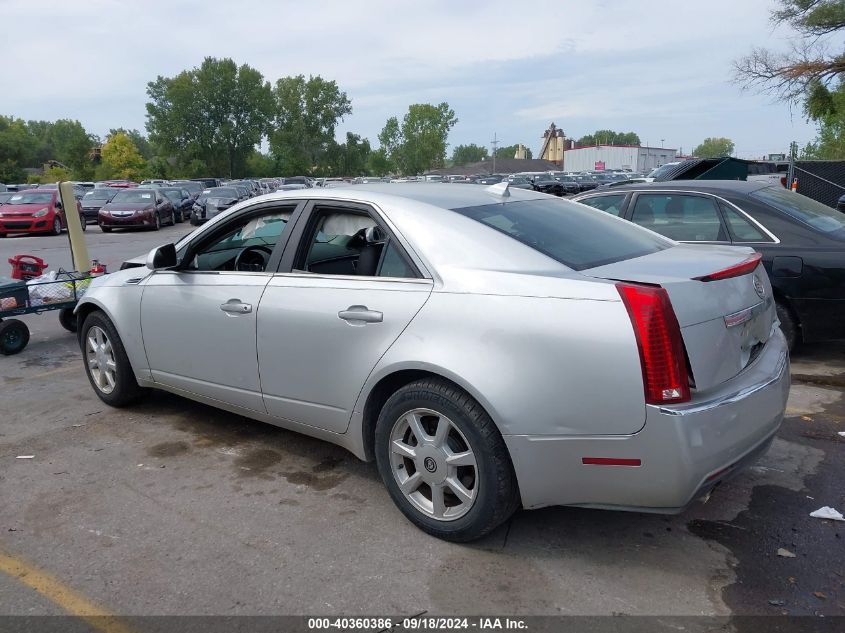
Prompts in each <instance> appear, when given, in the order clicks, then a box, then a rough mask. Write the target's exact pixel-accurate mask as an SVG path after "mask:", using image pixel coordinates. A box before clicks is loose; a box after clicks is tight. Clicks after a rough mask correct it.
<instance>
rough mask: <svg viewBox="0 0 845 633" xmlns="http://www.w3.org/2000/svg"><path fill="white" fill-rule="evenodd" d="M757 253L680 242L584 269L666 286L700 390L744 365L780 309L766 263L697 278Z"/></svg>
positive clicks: (593, 273) (694, 381) (591, 273)
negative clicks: (715, 277)
mask: <svg viewBox="0 0 845 633" xmlns="http://www.w3.org/2000/svg"><path fill="white" fill-rule="evenodd" d="M753 254H754V251H753V250H752V249H750V248H744V247H734V246H711V245H693V244H689V245H687V244H681V245H678V246H674V247H672V248H668V249H665V250H662V251H659V252H657V253H653V254H651V255H646V256H643V257H637V258H634V259H629V260H625V261H621V262H616V263H613V264H608V265H606V266H600V267H597V268H592V269H590V270H584V271H581V272H582V273H583V274H585V275H588V276H591V277H598V278H601V279H609V280H616V281H628V282H634V283H643V284H652V285H659V286H661V287H663V288H665V289H666V292H667V294H668V295H669V299H670V301H671V302H672V308H673V309H674V311H675V315H676V317H677V319H678V324H679V325H680V327H681V337H682V339H683V342H684V347H685V349H686V352H687V357H688V360H689V366H690V369H691V382H692V385H691V386H692V387H693V388H694V389H695V390H696V391H698V392H702V391H707V390H708V389H711V388H713V387H716V386H718V385H720V384H721V383H723V382H725V381H726V380H730V379H731V378H733V377H734V376H736V375H737V374H738V373H740V372H741V371H742V370H743V369H745V367H747V366H748V365H749V364H750V363H751V362H752V361H753V360H754V358H756V356H757V354H759V353H760V351H761V350H762V348H763V346H764V345H765V343H766V341H768V340H769V337H770V336H771V334H772V331H773V327H772V325H773V323H774V322H775V320H776V313H775V306H774V301H773V297H772V287H771V284H770V283H769V278H768V276H767V275H766V271H765V269H764V268H763V266H762V264H758V265H757V267H756V268H755V269H754V270H753V271H751V272H749V273H746V274H742V275H739V276H736V277H729V278H727V279H719V280H714V281H700V280H699V279H696V278H699V277H704V276H706V275H709V274H711V273H715V272H717V271H721V270H725V269H727V268H730V267H732V266H736V265H737V264H741V263H742V262H743V261H745V260H747V259H748V258H749V257H750V256H752V255H753Z"/></svg>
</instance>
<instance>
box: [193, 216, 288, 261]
mask: <svg viewBox="0 0 845 633" xmlns="http://www.w3.org/2000/svg"><path fill="white" fill-rule="evenodd" d="M292 212H293V208H291V207H281V208H276V209H268V210H266V211H265V212H264V213H258V214H248V215H243V216H240V217H239V218H237V219H233V220H230V221H229V222H227V223H226V224H225V225H223V226H221V227H220V228H219V229H218V230H216V231H214V233H213V235H212V236H209V239H208V241H206V242H205V243H202V244H200V245H199V247H198V249H197V250H196V251H194V252H193V255H192V257H191V262H190V264H189V265H188V266H187V268H186V269H187V270H191V271H241V272H271V271H267V264H268V262H269V261H270V255H272V253H273V248H274V247H275V246H276V242H277V241H278V239H279V236H280V235H281V234H282V233H283V232H284V230H285V227H286V226H287V223H288V220H289V219H290V217H291V213H292Z"/></svg>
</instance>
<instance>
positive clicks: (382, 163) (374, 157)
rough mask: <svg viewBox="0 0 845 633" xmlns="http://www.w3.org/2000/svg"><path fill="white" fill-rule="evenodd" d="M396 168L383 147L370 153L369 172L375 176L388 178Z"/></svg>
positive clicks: (368, 160) (368, 159)
mask: <svg viewBox="0 0 845 633" xmlns="http://www.w3.org/2000/svg"><path fill="white" fill-rule="evenodd" d="M394 170H395V167H394V165H393V162H392V161H391V160H390V158H389V157H388V155H387V152H386V151H385V150H384V148H383V147H380V148H378V149H376V150H373V151H371V152H370V155H369V157H368V158H367V171H368V172H369V173H371V174H372V175H374V176H387V175H388V174H390V173H393V171H394Z"/></svg>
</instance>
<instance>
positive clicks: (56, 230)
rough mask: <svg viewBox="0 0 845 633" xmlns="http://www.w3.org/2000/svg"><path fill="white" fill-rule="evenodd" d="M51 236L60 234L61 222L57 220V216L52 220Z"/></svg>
mask: <svg viewBox="0 0 845 633" xmlns="http://www.w3.org/2000/svg"><path fill="white" fill-rule="evenodd" d="M52 233H53V235H61V234H62V221H61V220H60V219H59V217H58V216H56V217H55V218H53V230H52Z"/></svg>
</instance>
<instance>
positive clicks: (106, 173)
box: [97, 132, 147, 180]
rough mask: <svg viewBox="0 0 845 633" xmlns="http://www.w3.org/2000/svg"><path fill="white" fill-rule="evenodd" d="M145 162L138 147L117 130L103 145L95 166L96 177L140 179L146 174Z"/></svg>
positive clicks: (102, 178)
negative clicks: (97, 163)
mask: <svg viewBox="0 0 845 633" xmlns="http://www.w3.org/2000/svg"><path fill="white" fill-rule="evenodd" d="M146 169H147V164H146V161H145V160H144V158H143V157H142V156H141V154H140V153H139V152H138V148H137V147H135V144H134V143H133V142H132V139H130V138H129V137H128V136H127V135H126V134H124V133H123V132H118V133H117V134H114V135H113V136H111V137H110V138H109V140H108V141H106V144H105V145H103V151H102V160H101V162H100V165H99V166H98V167H97V178H98V179H101V180H106V179H110V178H120V179H123V180H140V179H141V178H143V177H144V176H145V175H146Z"/></svg>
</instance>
